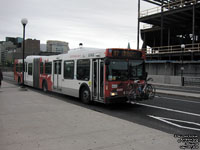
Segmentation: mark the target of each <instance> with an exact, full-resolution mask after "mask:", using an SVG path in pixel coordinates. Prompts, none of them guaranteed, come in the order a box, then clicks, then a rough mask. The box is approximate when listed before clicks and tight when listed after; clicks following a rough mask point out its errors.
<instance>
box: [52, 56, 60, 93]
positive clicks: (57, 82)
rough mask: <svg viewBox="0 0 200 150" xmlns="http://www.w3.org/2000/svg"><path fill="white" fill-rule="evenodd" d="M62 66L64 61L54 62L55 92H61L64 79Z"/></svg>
mask: <svg viewBox="0 0 200 150" xmlns="http://www.w3.org/2000/svg"><path fill="white" fill-rule="evenodd" d="M61 65H62V61H61V60H56V61H53V88H54V89H55V90H61V89H62V88H61V82H62V79H61V78H62V77H61V68H62V67H61Z"/></svg>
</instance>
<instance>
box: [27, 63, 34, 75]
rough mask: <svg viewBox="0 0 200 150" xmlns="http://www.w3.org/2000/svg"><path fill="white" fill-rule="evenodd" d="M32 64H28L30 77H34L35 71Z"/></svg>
mask: <svg viewBox="0 0 200 150" xmlns="http://www.w3.org/2000/svg"><path fill="white" fill-rule="evenodd" d="M32 69H33V68H32V63H29V64H28V75H32V73H33V71H32Z"/></svg>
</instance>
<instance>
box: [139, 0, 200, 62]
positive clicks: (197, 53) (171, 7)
mask: <svg viewBox="0 0 200 150" xmlns="http://www.w3.org/2000/svg"><path fill="white" fill-rule="evenodd" d="M143 1H145V2H147V3H151V4H153V5H154V6H155V7H154V8H152V9H148V10H144V11H140V8H139V9H138V10H139V17H138V23H139V24H140V28H138V30H139V29H140V33H141V38H142V40H143V46H142V48H143V49H146V50H147V59H148V60H182V59H183V60H200V0H143ZM138 7H140V0H139V6H138ZM138 36H139V35H138ZM181 45H182V46H181Z"/></svg>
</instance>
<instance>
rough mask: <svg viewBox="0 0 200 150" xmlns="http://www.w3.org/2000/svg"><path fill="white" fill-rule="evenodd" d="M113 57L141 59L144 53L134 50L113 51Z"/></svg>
mask: <svg viewBox="0 0 200 150" xmlns="http://www.w3.org/2000/svg"><path fill="white" fill-rule="evenodd" d="M112 56H113V57H119V58H134V59H141V58H142V52H140V51H134V50H118V49H115V50H112Z"/></svg>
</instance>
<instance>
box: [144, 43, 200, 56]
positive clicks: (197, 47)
mask: <svg viewBox="0 0 200 150" xmlns="http://www.w3.org/2000/svg"><path fill="white" fill-rule="evenodd" d="M184 46H185V47H184V48H181V45H172V46H162V47H151V48H147V49H146V52H147V54H149V55H151V54H167V53H182V52H183V53H186V52H200V43H195V44H185V45H184Z"/></svg>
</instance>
